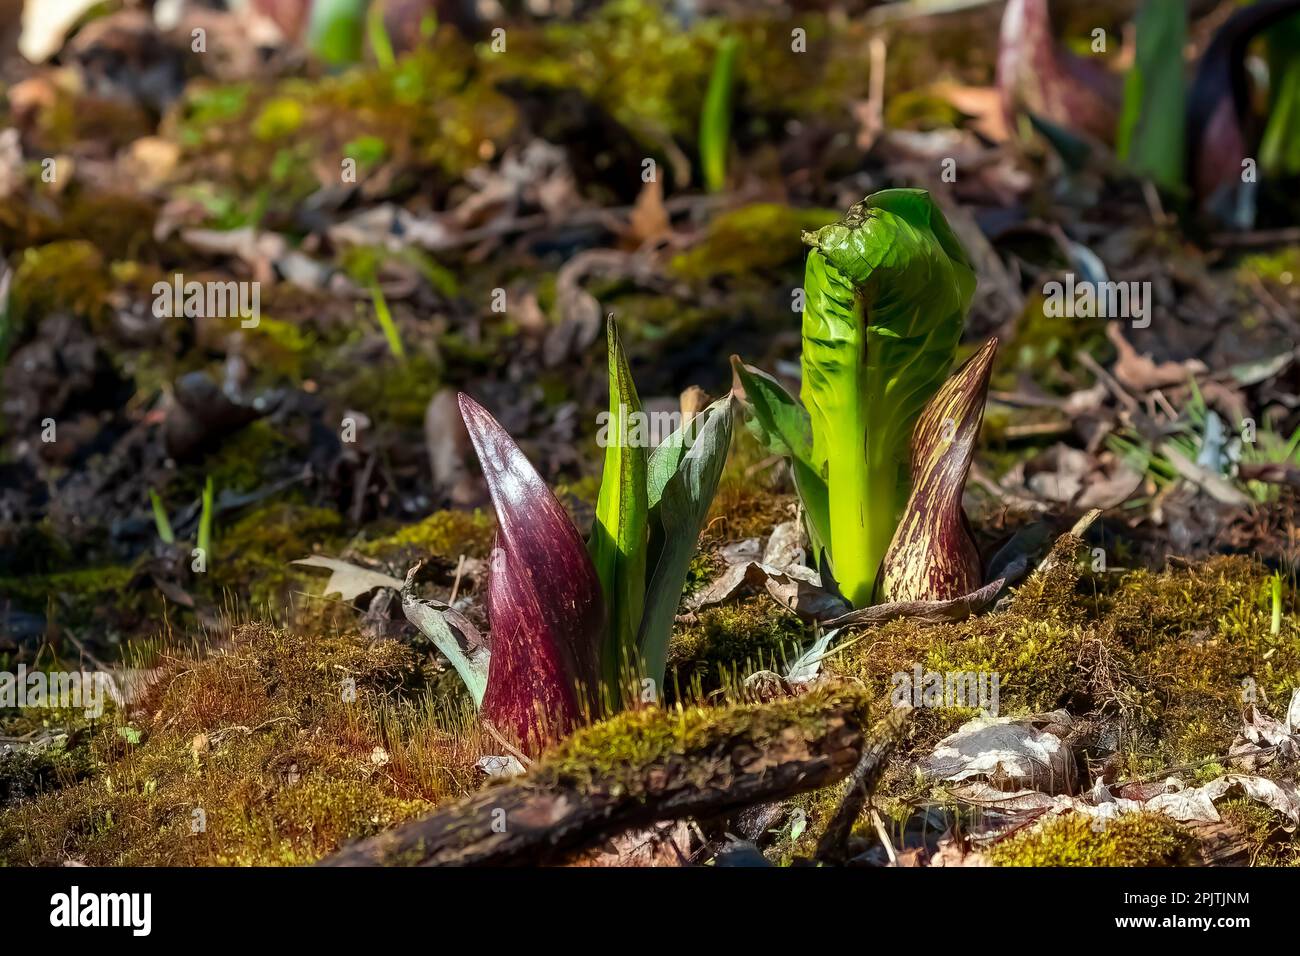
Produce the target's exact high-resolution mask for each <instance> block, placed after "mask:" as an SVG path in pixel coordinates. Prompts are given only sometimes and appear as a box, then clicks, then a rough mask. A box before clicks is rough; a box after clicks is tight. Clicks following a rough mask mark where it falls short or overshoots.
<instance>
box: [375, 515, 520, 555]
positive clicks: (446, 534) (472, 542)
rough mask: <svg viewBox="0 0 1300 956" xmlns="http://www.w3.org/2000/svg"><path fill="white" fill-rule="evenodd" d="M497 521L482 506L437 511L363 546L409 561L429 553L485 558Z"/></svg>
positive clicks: (377, 553)
mask: <svg viewBox="0 0 1300 956" xmlns="http://www.w3.org/2000/svg"><path fill="white" fill-rule="evenodd" d="M495 530H496V521H495V520H494V519H493V517H492V515H491V514H490V513H489V512H486V511H484V510H483V509H481V508H476V509H475V510H473V511H454V510H447V511H435V512H434V513H433V514H431V515H429V517H427V518H425V519H423V520H422V521H418V522H416V523H415V524H412V525H407V526H406V527H404V528H400V529H399V530H397V531H395V532H393V533H392V534H390V535H387V536H385V537H383V538H378V539H376V540H374V541H369V542H367V543H366V544H364V545H362V546H361V548H360V550H361V552H362V553H363V554H366V555H369V556H371V557H376V558H385V559H390V560H391V559H395V558H396V559H401V560H403V561H406V562H409V561H412V560H418V559H421V558H426V557H430V556H435V557H440V558H446V559H448V560H452V561H454V560H456V559H457V558H459V557H460V555H462V554H463V555H465V556H467V557H471V558H483V557H486V556H487V554H488V551H489V550H490V549H491V547H492V535H493V532H494V531H495Z"/></svg>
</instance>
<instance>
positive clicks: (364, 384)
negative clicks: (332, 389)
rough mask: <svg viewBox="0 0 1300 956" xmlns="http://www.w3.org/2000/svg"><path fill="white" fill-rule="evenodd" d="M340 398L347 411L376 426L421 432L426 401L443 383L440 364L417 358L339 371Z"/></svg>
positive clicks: (409, 355)
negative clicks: (363, 415) (352, 410)
mask: <svg viewBox="0 0 1300 956" xmlns="http://www.w3.org/2000/svg"><path fill="white" fill-rule="evenodd" d="M340 374H341V375H344V376H347V378H345V380H344V381H342V382H340V383H339V389H338V391H339V397H340V399H341V400H342V401H344V402H346V403H347V406H348V407H349V408H355V409H357V410H358V411H362V412H365V413H366V414H367V415H369V416H370V418H371V420H372V421H374V422H376V423H383V424H392V425H393V426H395V427H399V428H411V429H415V428H420V427H421V426H422V425H423V424H424V413H425V409H426V408H427V407H428V405H429V399H431V398H432V397H433V393H434V392H436V391H437V390H438V386H439V384H440V382H441V380H442V367H441V364H440V363H439V362H437V361H435V360H434V359H432V358H430V357H428V356H424V355H418V354H414V355H412V354H409V353H408V355H407V358H406V359H405V360H403V361H399V362H393V361H388V360H385V361H381V362H375V363H373V364H371V363H367V364H366V365H364V366H362V367H360V368H355V367H354V368H352V369H349V370H340Z"/></svg>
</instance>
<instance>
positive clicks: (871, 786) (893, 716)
mask: <svg viewBox="0 0 1300 956" xmlns="http://www.w3.org/2000/svg"><path fill="white" fill-rule="evenodd" d="M911 719H912V708H911V707H898V708H895V709H894V710H892V711H891V712H890V713H889V716H887V717H886V718H885V719H884V720H882V721H881V722H880V723H878V724H877V725H876V726H875V727H873V728H872V729H871V735H870V738H869V739H868V742H867V746H866V747H865V748H864V749H863V751H862V757H861V759H859V760H858V765H857V766H856V767H854V768H853V773H852V774H851V775H850V776H849V789H848V790H847V791H846V792H845V794H844V799H843V800H842V801H841V802H840V805H839V808H838V809H837V810H836V811H835V816H834V817H833V818H831V822H830V823H829V824H827V826H826V831H825V832H824V833H823V834H822V837H821V839H820V840H818V841H817V859H819V860H827V861H840V860H842V859H843V857H844V855H845V850H846V848H847V845H848V839H849V834H850V833H851V832H853V824H855V823H856V822H857V820H858V817H859V816H861V815H862V808H863V807H864V806H866V803H867V799H868V798H869V797H870V796H871V794H872V792H873V791H874V790H875V789H876V784H878V783H879V782H880V778H881V775H883V774H884V772H885V763H886V762H887V761H888V760H889V755H890V754H892V753H893V752H894V748H895V747H897V746H898V744H899V743H900V742H901V741H902V739H903V736H904V735H905V733H906V731H907V725H908V724H909V723H910V722H911ZM882 842H883V840H882Z"/></svg>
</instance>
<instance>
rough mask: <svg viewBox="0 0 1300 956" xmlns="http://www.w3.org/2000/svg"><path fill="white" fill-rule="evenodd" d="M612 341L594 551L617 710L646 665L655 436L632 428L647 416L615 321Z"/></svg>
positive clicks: (608, 676) (606, 662)
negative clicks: (632, 676)
mask: <svg viewBox="0 0 1300 956" xmlns="http://www.w3.org/2000/svg"><path fill="white" fill-rule="evenodd" d="M607 338H608V348H609V421H608V422H607V423H606V425H605V427H604V428H603V429H602V434H603V435H604V436H605V466H604V471H603V473H602V476H601V482H600V494H599V496H598V498H597V500H596V519H595V523H594V525H593V526H592V531H591V537H590V539H589V540H588V542H587V549H588V552H589V553H590V554H591V560H592V564H593V565H595V568H596V574H597V576H598V577H599V578H600V584H601V590H602V591H603V592H604V594H605V604H606V608H607V613H608V616H609V626H608V628H607V630H606V634H605V638H604V643H603V645H602V649H601V671H602V674H601V677H602V680H603V682H604V685H605V693H607V694H608V695H610V701H609V702H610V703H611V704H613V705H615V706H617V705H618V704H619V703H620V702H621V701H622V699H623V695H624V693H625V691H626V685H627V678H628V675H629V673H630V672H632V671H634V670H635V669H636V668H637V666H638V664H639V662H638V661H637V660H636V655H637V634H638V631H639V629H640V626H641V615H642V609H643V608H644V605H645V587H646V580H645V577H646V536H647V530H646V527H647V518H648V513H649V503H648V500H647V483H646V450H645V443H646V441H647V437H646V436H645V435H644V434H642V433H641V432H642V431H643V430H641V429H638V427H637V426H636V425H635V424H631V423H633V422H634V421H635V420H636V418H639V417H640V415H641V402H640V399H639V398H638V397H637V392H636V385H635V384H634V383H633V381H632V373H631V370H630V369H629V368H628V364H627V355H626V354H625V353H624V351H623V346H622V343H621V342H620V341H619V338H618V330H617V328H616V327H615V325H614V322H613V319H611V320H610V321H609V323H608V333H607ZM634 416H636V418H634Z"/></svg>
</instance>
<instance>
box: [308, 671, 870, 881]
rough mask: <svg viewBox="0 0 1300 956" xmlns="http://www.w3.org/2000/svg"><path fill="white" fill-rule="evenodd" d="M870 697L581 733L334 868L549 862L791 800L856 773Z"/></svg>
mask: <svg viewBox="0 0 1300 956" xmlns="http://www.w3.org/2000/svg"><path fill="white" fill-rule="evenodd" d="M866 711H867V703H866V697H865V696H864V695H863V694H862V693H861V692H859V691H856V690H851V689H847V688H844V687H835V686H832V687H827V688H822V689H819V690H815V691H812V692H811V693H808V694H805V695H803V696H801V697H796V698H792V699H788V700H781V701H777V702H774V703H771V704H761V705H752V706H738V707H728V708H724V709H709V708H691V709H689V710H685V711H675V710H661V709H658V708H652V709H646V710H639V711H633V712H629V713H625V714H621V715H619V716H617V717H614V718H612V719H610V720H607V721H605V722H603V723H600V724H597V725H595V726H593V727H589V728H587V729H586V730H584V731H581V732H579V733H578V734H576V735H575V736H574V737H573V738H571V739H570V740H569V741H567V742H566V743H564V744H562V745H561V746H560V747H559V748H558V749H556V750H553V751H551V752H550V753H549V754H548V755H546V757H545V758H544V759H543V760H542V761H541V762H540V763H539V764H538V766H537V767H536V769H534V770H533V771H532V772H530V773H529V774H528V775H527V776H525V777H520V778H516V779H514V780H511V781H509V782H507V783H502V784H499V785H496V786H489V787H487V788H486V789H484V790H481V791H479V792H478V793H475V794H473V795H471V796H469V797H466V798H465V799H464V800H461V801H460V802H458V803H456V804H453V805H452V806H450V807H447V808H446V809H444V810H439V811H438V812H436V813H434V814H432V815H430V816H427V817H423V818H421V819H418V820H413V821H410V822H408V823H405V824H403V825H401V826H398V827H396V828H394V829H392V830H389V831H387V832H385V833H381V834H378V835H377V836H374V837H371V838H369V839H366V840H362V841H360V842H357V843H354V844H352V845H351V846H347V847H344V848H343V849H342V850H340V851H339V852H338V853H336V854H334V855H333V856H332V857H329V858H327V859H326V860H324V861H322V864H323V865H325V866H375V865H406V866H416V865H418V866H483V865H502V864H541V863H553V862H558V861H561V860H562V859H563V858H564V857H565V855H566V854H568V853H570V852H571V851H573V850H576V849H579V848H581V847H584V846H587V845H589V844H591V843H594V842H596V841H597V840H600V839H602V838H605V837H609V836H611V835H613V834H616V833H621V832H623V831H624V830H628V829H631V828H633V827H644V826H648V825H650V824H652V823H654V822H656V821H660V820H674V819H680V818H682V817H696V816H698V817H709V816H717V815H719V814H723V813H727V812H729V811H732V810H736V809H739V808H741V807H744V806H748V805H750V804H754V803H762V802H765V801H772V800H781V799H784V798H786V797H790V796H793V795H795V794H798V793H803V792H806V791H808V790H814V789H816V788H818V787H823V786H826V785H827V784H830V783H833V782H835V781H836V780H839V779H841V778H842V777H844V776H846V775H847V774H848V773H849V771H850V770H852V769H853V766H854V765H855V764H856V763H857V762H858V760H859V758H860V757H861V755H862V749H863V745H864V740H865V738H866V731H865V728H866V721H867V717H866Z"/></svg>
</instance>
